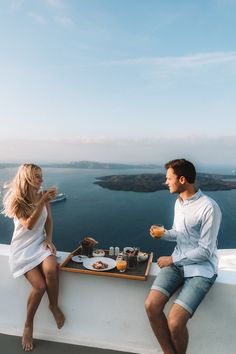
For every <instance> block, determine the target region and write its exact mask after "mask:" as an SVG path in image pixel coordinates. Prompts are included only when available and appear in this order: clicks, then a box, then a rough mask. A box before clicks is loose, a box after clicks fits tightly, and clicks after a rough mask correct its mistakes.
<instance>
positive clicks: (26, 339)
mask: <svg viewBox="0 0 236 354" xmlns="http://www.w3.org/2000/svg"><path fill="white" fill-rule="evenodd" d="M22 348H23V350H24V351H25V352H30V351H31V350H33V326H27V325H25V328H24V332H23V336H22Z"/></svg>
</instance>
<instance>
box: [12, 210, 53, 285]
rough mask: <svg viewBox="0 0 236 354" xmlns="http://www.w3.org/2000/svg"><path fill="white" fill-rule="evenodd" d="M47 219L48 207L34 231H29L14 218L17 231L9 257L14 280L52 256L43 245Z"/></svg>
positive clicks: (15, 231)
mask: <svg viewBox="0 0 236 354" xmlns="http://www.w3.org/2000/svg"><path fill="white" fill-rule="evenodd" d="M46 219H47V208H46V207H44V208H43V210H42V213H41V215H40V217H39V218H38V220H37V222H36V223H35V225H34V227H33V229H32V230H28V229H27V228H26V227H25V226H23V225H22V224H21V223H20V221H19V220H18V219H17V218H14V225H15V229H14V233H13V236H12V241H11V245H10V256H9V264H10V269H11V272H12V274H13V277H14V278H17V277H19V276H20V275H22V274H25V273H26V272H28V271H29V270H31V269H33V268H35V267H36V266H37V265H39V264H40V263H41V262H42V261H43V260H44V259H45V258H47V257H48V256H50V255H51V254H52V252H51V251H50V250H49V249H44V244H43V242H44V241H45V238H46V232H45V228H44V226H45V221H46Z"/></svg>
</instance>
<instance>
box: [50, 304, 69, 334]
mask: <svg viewBox="0 0 236 354" xmlns="http://www.w3.org/2000/svg"><path fill="white" fill-rule="evenodd" d="M49 308H50V310H51V311H52V314H53V316H54V318H55V321H56V324H57V328H58V329H60V328H61V327H63V325H64V322H65V316H64V314H63V312H62V311H61V309H60V308H59V307H55V308H53V307H52V306H51V305H49Z"/></svg>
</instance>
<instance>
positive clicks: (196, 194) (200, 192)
mask: <svg viewBox="0 0 236 354" xmlns="http://www.w3.org/2000/svg"><path fill="white" fill-rule="evenodd" d="M201 196H202V191H201V190H200V188H199V189H198V190H197V192H196V193H195V194H194V195H193V196H192V197H190V198H187V199H185V200H182V199H181V198H180V197H179V198H178V200H179V202H180V203H181V204H182V205H187V204H190V203H192V202H194V201H195V200H197V199H199V198H200V197H201Z"/></svg>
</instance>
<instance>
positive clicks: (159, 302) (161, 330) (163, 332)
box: [145, 290, 177, 354]
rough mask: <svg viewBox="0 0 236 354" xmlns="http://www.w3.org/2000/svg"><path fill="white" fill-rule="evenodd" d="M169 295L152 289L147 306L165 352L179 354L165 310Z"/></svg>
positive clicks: (151, 321) (146, 302)
mask: <svg viewBox="0 0 236 354" xmlns="http://www.w3.org/2000/svg"><path fill="white" fill-rule="evenodd" d="M168 300H169V299H168V297H167V296H166V295H164V294H163V293H161V292H160V291H158V290H151V291H150V293H149V295H148V297H147V299H146V301H145V307H146V311H147V315H148V318H149V321H150V324H151V327H152V330H153V332H154V334H155V336H156V338H157V340H158V342H159V344H160V346H161V348H162V350H163V352H164V354H177V353H176V352H175V349H174V345H173V343H172V340H171V334H170V331H169V327H168V322H167V318H166V316H165V314H164V312H163V310H164V307H165V304H166V303H167V301H168Z"/></svg>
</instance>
